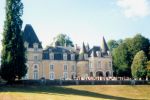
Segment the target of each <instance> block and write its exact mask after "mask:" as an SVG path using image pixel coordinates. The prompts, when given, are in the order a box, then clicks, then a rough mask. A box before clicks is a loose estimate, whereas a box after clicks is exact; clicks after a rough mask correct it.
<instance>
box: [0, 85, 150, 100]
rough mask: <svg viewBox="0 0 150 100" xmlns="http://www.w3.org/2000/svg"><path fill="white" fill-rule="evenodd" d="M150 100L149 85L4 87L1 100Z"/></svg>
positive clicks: (1, 88) (0, 93)
mask: <svg viewBox="0 0 150 100" xmlns="http://www.w3.org/2000/svg"><path fill="white" fill-rule="evenodd" d="M99 99H119V100H123V99H124V100H125V99H150V86H149V85H135V86H130V85H77V86H15V87H14V86H3V87H0V100H99Z"/></svg>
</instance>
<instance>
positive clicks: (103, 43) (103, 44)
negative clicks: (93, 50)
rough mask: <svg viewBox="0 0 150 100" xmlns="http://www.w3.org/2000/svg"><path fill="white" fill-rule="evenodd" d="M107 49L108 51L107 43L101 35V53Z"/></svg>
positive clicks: (105, 52) (104, 52)
mask: <svg viewBox="0 0 150 100" xmlns="http://www.w3.org/2000/svg"><path fill="white" fill-rule="evenodd" d="M107 51H109V49H108V46H107V43H106V41H105V38H104V37H103V41H102V53H103V54H107Z"/></svg>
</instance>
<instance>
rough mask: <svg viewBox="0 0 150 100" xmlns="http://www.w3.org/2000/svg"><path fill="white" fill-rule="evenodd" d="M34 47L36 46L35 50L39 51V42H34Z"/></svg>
mask: <svg viewBox="0 0 150 100" xmlns="http://www.w3.org/2000/svg"><path fill="white" fill-rule="evenodd" d="M33 47H34V51H38V43H34V44H33Z"/></svg>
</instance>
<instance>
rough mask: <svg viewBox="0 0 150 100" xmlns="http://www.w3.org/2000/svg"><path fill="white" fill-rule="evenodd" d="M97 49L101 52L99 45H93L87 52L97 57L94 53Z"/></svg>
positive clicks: (90, 55)
mask: <svg viewBox="0 0 150 100" xmlns="http://www.w3.org/2000/svg"><path fill="white" fill-rule="evenodd" d="M97 51H100V52H101V48H100V47H99V46H93V48H92V49H90V50H89V52H88V55H89V57H92V56H93V57H97V54H96V52H97Z"/></svg>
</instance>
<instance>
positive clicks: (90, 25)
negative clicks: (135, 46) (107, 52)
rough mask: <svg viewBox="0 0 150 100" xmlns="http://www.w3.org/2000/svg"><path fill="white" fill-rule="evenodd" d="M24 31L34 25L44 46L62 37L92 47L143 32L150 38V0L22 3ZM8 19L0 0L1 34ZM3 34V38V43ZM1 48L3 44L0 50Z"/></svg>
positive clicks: (34, 0)
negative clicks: (28, 26) (60, 34)
mask: <svg viewBox="0 0 150 100" xmlns="http://www.w3.org/2000/svg"><path fill="white" fill-rule="evenodd" d="M22 2H23V4H24V14H23V16H22V20H23V28H22V30H23V29H24V27H25V25H26V24H31V25H32V27H33V28H34V30H35V32H36V34H37V36H38V37H39V40H40V41H41V42H42V45H43V47H44V48H45V46H46V45H49V44H50V43H51V42H52V40H53V38H54V37H55V36H56V35H57V34H59V33H64V34H67V35H68V36H69V37H70V38H71V40H72V41H73V42H74V44H78V45H79V46H81V45H82V43H83V42H85V44H86V43H89V44H90V47H92V46H94V45H96V46H100V45H101V39H102V37H103V36H104V37H105V39H106V41H108V40H111V39H115V40H118V39H124V38H127V37H133V36H134V35H135V34H136V33H141V34H142V35H144V36H145V37H147V38H149V37H150V0H22ZM4 20H5V0H0V33H2V32H3V26H4ZM1 39H2V35H0V40H1ZM1 48H2V46H1V42H0V49H1Z"/></svg>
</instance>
